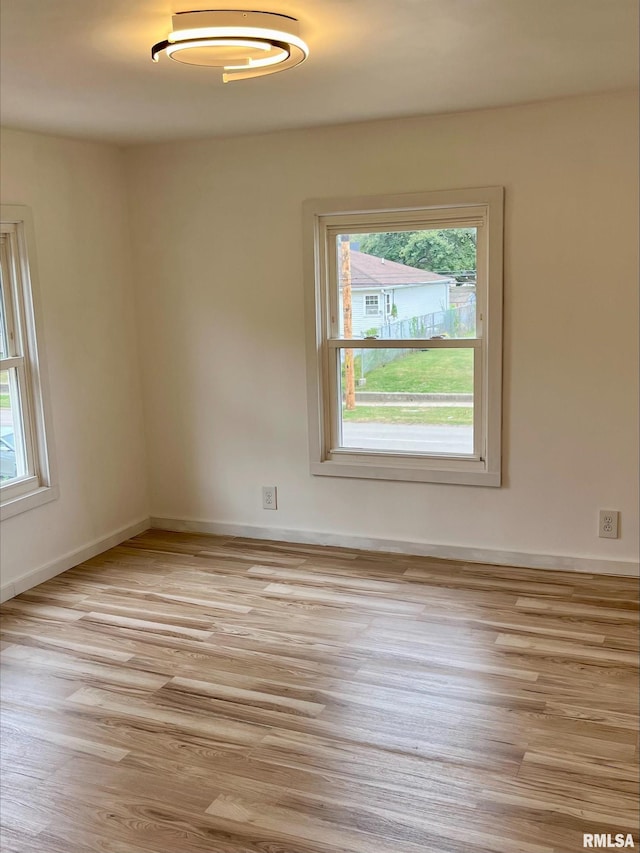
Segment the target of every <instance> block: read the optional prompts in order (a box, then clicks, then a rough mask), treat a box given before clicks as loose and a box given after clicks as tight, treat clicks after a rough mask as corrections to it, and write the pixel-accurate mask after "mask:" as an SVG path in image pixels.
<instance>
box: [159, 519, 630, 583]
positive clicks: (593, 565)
mask: <svg viewBox="0 0 640 853" xmlns="http://www.w3.org/2000/svg"><path fill="white" fill-rule="evenodd" d="M151 527H155V528H157V529H160V530H174V531H177V532H179V533H211V534H213V535H216V536H240V537H243V538H248V539H271V540H275V541H281V542H292V543H298V544H305V545H334V546H337V547H338V548H357V549H360V550H365V551H386V552H388V553H391V554H413V555H417V556H420V557H438V558H440V559H448V560H462V561H464V562H465V563H489V564H493V565H498V566H521V567H523V568H528V569H551V570H555V571H562V572H586V573H587V574H591V575H621V576H624V577H638V575H639V574H640V566H639V565H638V563H635V562H633V561H632V560H599V559H595V558H592V557H570V556H566V555H562V556H561V555H556V554H530V553H527V552H524V551H500V550H494V549H488V548H469V547H466V546H460V545H432V544H429V543H427V542H405V541H401V540H398V539H372V538H369V537H366V536H346V535H344V534H340V533H322V532H319V531H315V530H286V529H282V528H278V527H259V526H258V525H251V524H230V523H226V522H218V521H193V520H187V519H183V518H151Z"/></svg>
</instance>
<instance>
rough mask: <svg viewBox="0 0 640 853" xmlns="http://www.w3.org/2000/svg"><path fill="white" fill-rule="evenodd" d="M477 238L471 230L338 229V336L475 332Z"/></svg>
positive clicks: (461, 334) (451, 335)
mask: <svg viewBox="0 0 640 853" xmlns="http://www.w3.org/2000/svg"><path fill="white" fill-rule="evenodd" d="M476 239H477V229H476V228H439V229H428V230H421V231H384V232H373V233H371V234H339V235H338V236H337V238H336V263H337V277H336V280H337V282H338V327H339V337H342V338H366V337H377V338H433V337H448V338H465V337H475V334H476Z"/></svg>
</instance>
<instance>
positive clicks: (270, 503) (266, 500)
mask: <svg viewBox="0 0 640 853" xmlns="http://www.w3.org/2000/svg"><path fill="white" fill-rule="evenodd" d="M262 509H278V488H277V486H263V487H262Z"/></svg>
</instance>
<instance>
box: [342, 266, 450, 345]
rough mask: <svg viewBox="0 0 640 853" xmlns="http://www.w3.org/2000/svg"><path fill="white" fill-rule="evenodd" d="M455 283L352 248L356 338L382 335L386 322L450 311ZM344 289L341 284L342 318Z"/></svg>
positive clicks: (353, 312)
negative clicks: (451, 289)
mask: <svg viewBox="0 0 640 853" xmlns="http://www.w3.org/2000/svg"><path fill="white" fill-rule="evenodd" d="M451 285H455V279H454V278H453V277H452V276H444V275H438V274H437V273H434V272H429V271H428V270H420V269H417V268H416V267H410V266H407V265H406V264H399V263H397V262H396V261H387V260H385V259H384V258H378V257H376V256H375V255H368V254H366V253H365V252H359V251H355V250H353V249H352V250H351V291H352V293H351V307H352V317H353V337H354V338H361V337H366V336H367V335H371V334H379V333H380V330H381V328H382V327H383V326H384V325H387V324H390V323H397V322H399V321H401V320H409V319H411V318H412V317H424V315H426V314H435V313H437V312H443V311H447V309H448V308H449V287H450V286H451ZM342 290H343V288H342V287H341V288H340V317H341V318H342ZM341 323H342V319H341ZM374 330H375V331H374Z"/></svg>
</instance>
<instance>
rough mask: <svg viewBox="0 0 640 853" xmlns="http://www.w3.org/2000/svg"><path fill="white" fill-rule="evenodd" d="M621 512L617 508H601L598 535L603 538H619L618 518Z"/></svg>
mask: <svg viewBox="0 0 640 853" xmlns="http://www.w3.org/2000/svg"><path fill="white" fill-rule="evenodd" d="M619 517H620V513H619V512H618V510H617V509H601V510H600V520H599V523H598V536H599V537H600V538H601V539H617V538H618V519H619Z"/></svg>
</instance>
